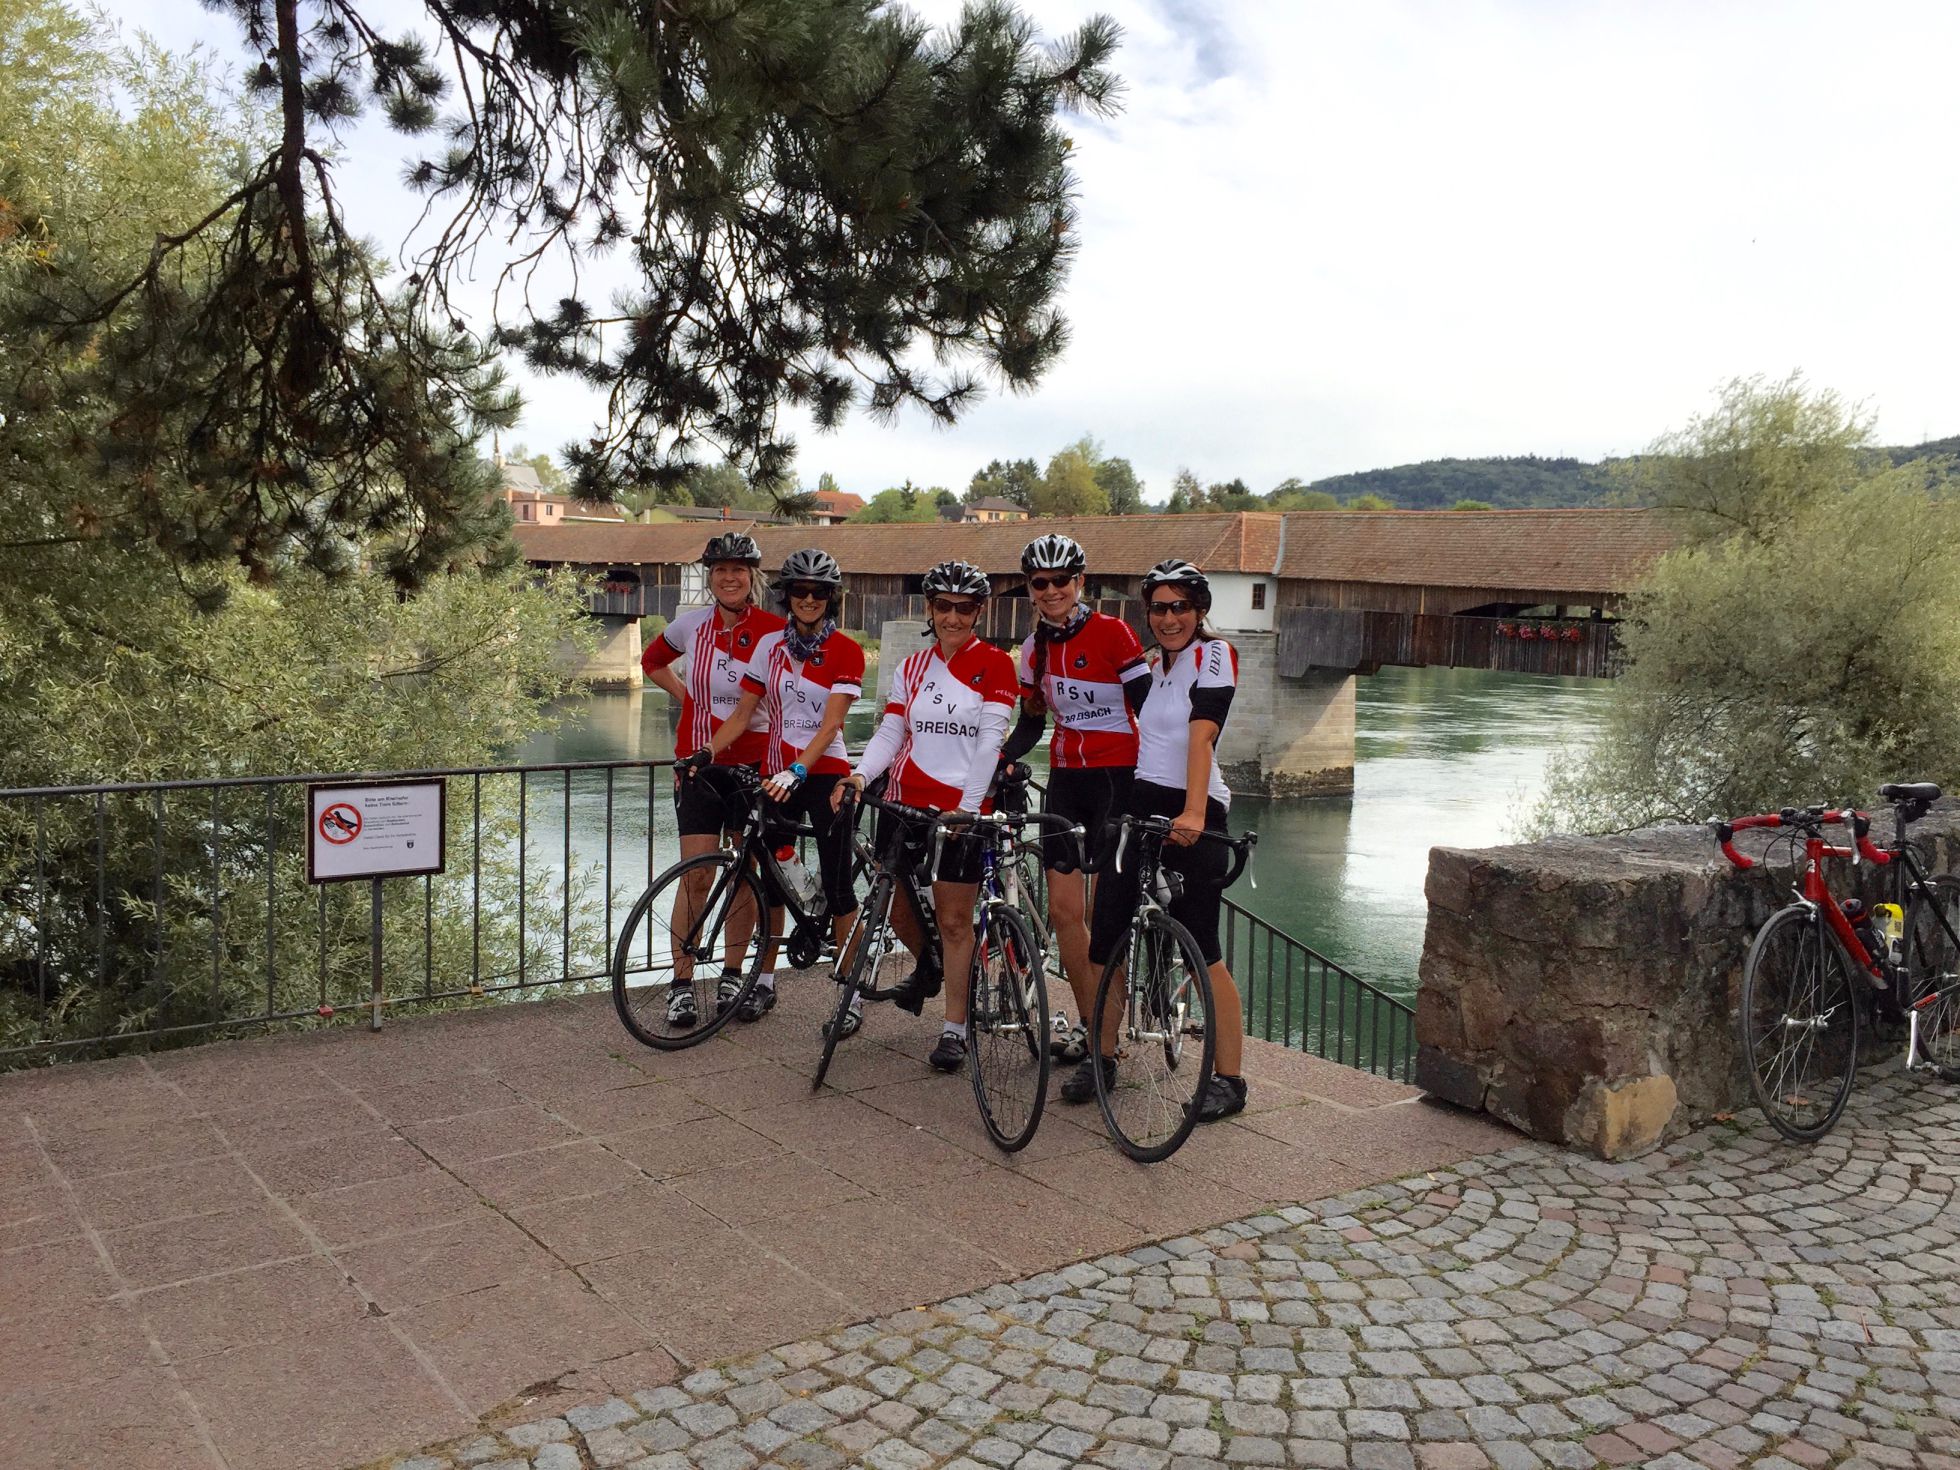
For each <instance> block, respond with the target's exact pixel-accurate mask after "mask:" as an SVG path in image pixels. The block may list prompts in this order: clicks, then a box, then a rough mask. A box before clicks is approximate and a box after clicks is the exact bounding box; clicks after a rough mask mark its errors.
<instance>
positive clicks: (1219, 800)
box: [1061, 558, 1246, 1122]
mask: <svg viewBox="0 0 1960 1470" xmlns="http://www.w3.org/2000/svg"><path fill="white" fill-rule="evenodd" d="M1143 606H1144V611H1145V613H1146V615H1147V616H1148V617H1149V619H1150V631H1151V632H1152V633H1153V634H1154V635H1155V637H1156V648H1155V650H1154V651H1153V658H1152V664H1153V667H1152V670H1151V689H1150V698H1149V700H1148V701H1147V702H1146V703H1145V704H1144V706H1143V711H1142V714H1141V716H1140V719H1139V726H1140V729H1139V732H1138V749H1137V774H1136V780H1135V781H1134V782H1133V783H1132V784H1131V787H1130V791H1129V796H1128V801H1127V804H1126V805H1125V807H1124V810H1125V811H1126V812H1127V813H1129V814H1130V815H1132V816H1139V817H1169V818H1170V819H1171V833H1170V837H1169V839H1168V840H1167V841H1166V843H1165V846H1164V866H1165V867H1166V868H1168V869H1169V870H1171V871H1172V872H1175V873H1178V874H1180V875H1181V876H1182V877H1183V879H1184V884H1183V889H1184V891H1183V892H1182V893H1181V894H1179V895H1178V896H1177V897H1175V898H1173V899H1172V900H1171V901H1170V904H1169V905H1168V907H1169V909H1170V913H1171V917H1172V918H1174V919H1176V920H1177V921H1178V922H1179V923H1181V924H1183V925H1184V927H1185V928H1187V929H1189V930H1190V931H1191V937H1192V938H1194V939H1196V940H1197V941H1198V948H1199V949H1200V950H1202V951H1203V952H1204V957H1205V960H1206V963H1207V964H1208V965H1209V967H1210V971H1211V990H1212V1009H1213V1012H1214V1015H1213V1017H1212V1020H1213V1023H1214V1034H1215V1035H1216V1036H1217V1038H1218V1040H1217V1052H1216V1061H1215V1063H1214V1068H1213V1074H1212V1078H1211V1083H1210V1086H1209V1088H1208V1089H1207V1090H1206V1092H1205V1095H1204V1097H1203V1098H1201V1099H1200V1100H1199V1103H1198V1117H1199V1119H1200V1120H1201V1121H1204V1122H1211V1121H1212V1120H1214V1119H1217V1118H1224V1117H1229V1116H1230V1115H1231V1114H1233V1113H1237V1112H1241V1111H1243V1110H1244V1108H1245V1096H1246V1093H1245V1078H1244V1077H1243V1075H1242V1074H1241V1070H1240V1068H1241V1064H1242V1061H1243V1056H1244V1049H1245V1048H1244V1031H1245V1022H1244V1017H1243V1014H1242V1011H1241V1008H1240V1003H1239V991H1238V987H1237V986H1236V985H1234V984H1233V983H1232V976H1231V972H1230V971H1228V970H1227V969H1226V968H1225V964H1224V957H1223V950H1222V948H1221V946H1220V944H1219V934H1218V926H1219V917H1220V912H1221V909H1222V898H1223V894H1224V891H1225V890H1224V885H1223V881H1222V880H1223V879H1224V877H1225V874H1226V871H1227V869H1228V867H1229V865H1230V861H1231V859H1230V855H1229V853H1228V852H1227V850H1226V848H1225V847H1224V846H1223V845H1222V844H1220V843H1216V842H1200V841H1199V840H1198V834H1199V833H1200V832H1201V831H1206V830H1209V831H1213V832H1224V831H1226V830H1227V829H1226V825H1225V814H1226V809H1227V808H1228V807H1229V806H1230V805H1231V802H1232V793H1231V790H1230V789H1229V788H1228V787H1227V786H1226V785H1225V781H1224V778H1223V777H1222V776H1221V775H1220V774H1219V771H1218V755H1217V750H1216V747H1217V744H1218V734H1219V731H1220V730H1222V729H1223V728H1224V726H1225V716H1226V714H1227V712H1228V711H1229V710H1230V709H1231V707H1232V692H1233V690H1234V689H1235V688H1236V687H1237V685H1238V669H1239V656H1238V652H1237V650H1235V649H1234V648H1233V647H1232V645H1231V644H1229V643H1227V642H1226V641H1225V640H1224V639H1222V638H1219V637H1217V636H1216V635H1215V634H1213V633H1212V632H1211V630H1210V629H1208V628H1207V627H1206V626H1205V613H1206V612H1208V611H1209V610H1210V608H1211V582H1210V579H1209V578H1207V577H1206V576H1205V574H1204V573H1203V572H1201V571H1199V570H1198V568H1196V567H1195V566H1193V565H1192V564H1191V563H1190V562H1188V561H1181V560H1178V559H1176V558H1173V559H1171V560H1169V561H1161V562H1159V563H1157V565H1156V566H1154V567H1152V568H1151V569H1150V571H1149V572H1148V573H1147V574H1146V575H1145V577H1144V579H1143ZM1139 898H1140V894H1139V893H1138V890H1137V875H1136V870H1135V868H1134V867H1132V868H1131V870H1130V871H1129V872H1128V873H1127V874H1124V873H1118V872H1113V871H1112V872H1105V873H1104V874H1103V875H1102V877H1101V878H1100V879H1099V880H1098V882H1097V884H1096V911H1095V922H1094V924H1093V926H1092V930H1091V933H1090V937H1089V961H1090V963H1091V964H1092V965H1093V966H1094V967H1095V968H1096V970H1097V971H1098V973H1100V971H1101V969H1102V967H1103V966H1104V965H1106V964H1107V963H1108V962H1109V958H1110V955H1111V953H1112V952H1113V951H1114V950H1115V948H1116V946H1117V944H1118V943H1119V942H1120V941H1121V939H1122V936H1123V931H1124V929H1125V928H1126V927H1127V926H1128V924H1129V922H1130V916H1131V915H1132V914H1134V913H1135V912H1136V907H1137V902H1138V900H1139ZM1119 1012H1120V1007H1115V1006H1112V1007H1111V1008H1110V1010H1109V1019H1110V1021H1111V1023H1112V1025H1113V1023H1114V1022H1115V1021H1116V1019H1117V1017H1118V1015H1119ZM1114 1040H1115V1037H1114V1033H1113V1030H1112V1033H1111V1035H1109V1036H1106V1037H1104V1038H1103V1041H1104V1046H1103V1052H1104V1058H1103V1066H1104V1067H1105V1068H1109V1069H1112V1070H1113V1069H1114V1067H1115V1066H1116V1062H1115V1058H1114V1054H1113V1045H1114ZM1061 1092H1062V1097H1063V1098H1064V1099H1065V1100H1066V1101H1069V1102H1087V1101H1089V1100H1090V1099H1091V1098H1093V1097H1094V1096H1095V1095H1096V1082H1095V1074H1094V1070H1093V1063H1091V1062H1089V1061H1085V1062H1083V1064H1082V1065H1081V1066H1080V1067H1078V1068H1077V1069H1076V1072H1075V1075H1074V1076H1072V1077H1070V1078H1068V1079H1067V1080H1066V1081H1064V1082H1063V1083H1062V1090H1061Z"/></svg>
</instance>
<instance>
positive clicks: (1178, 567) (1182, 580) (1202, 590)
mask: <svg viewBox="0 0 1960 1470" xmlns="http://www.w3.org/2000/svg"><path fill="white" fill-rule="evenodd" d="M1159 587H1182V588H1184V589H1185V590H1186V591H1188V592H1189V593H1190V594H1191V601H1192V602H1194V603H1196V604H1197V607H1198V611H1199V612H1201V613H1202V612H1210V611H1211V579H1210V578H1209V577H1207V576H1206V575H1205V574H1204V573H1203V572H1201V571H1199V570H1198V569H1197V568H1196V567H1194V566H1192V565H1191V563H1190V562H1188V561H1185V560H1184V559H1183V558H1182V557H1176V556H1173V557H1171V558H1169V559H1168V560H1166V561H1160V562H1158V563H1157V565H1156V566H1154V567H1152V568H1151V569H1150V570H1149V571H1147V572H1145V573H1144V574H1143V600H1144V601H1145V602H1148V601H1150V594H1151V593H1152V592H1154V591H1155V590H1156V589H1157V588H1159Z"/></svg>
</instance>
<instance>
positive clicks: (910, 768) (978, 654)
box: [885, 638, 1016, 812]
mask: <svg viewBox="0 0 1960 1470" xmlns="http://www.w3.org/2000/svg"><path fill="white" fill-rule="evenodd" d="M1015 693H1016V690H1015V686H1014V660H1013V659H1011V658H1009V657H1008V656H1007V655H1006V654H1005V653H1003V652H1001V651H1000V650H999V649H998V648H995V647H994V646H993V645H992V644H991V643H985V642H982V641H981V640H980V639H978V638H975V639H973V640H972V641H971V642H970V643H968V644H967V645H966V647H964V648H962V649H961V650H960V651H959V652H958V653H956V654H954V655H953V657H952V661H951V662H950V663H949V662H948V661H947V659H946V656H945V654H943V653H941V652H940V649H939V644H938V643H937V642H934V643H933V645H932V646H931V647H930V648H926V649H923V650H921V651H920V652H918V653H915V654H913V655H912V656H911V657H910V658H908V659H907V660H905V663H904V664H903V665H902V666H901V667H900V669H899V671H898V677H897V678H896V679H894V680H892V691H891V698H890V700H889V702H888V703H887V704H886V705H885V713H886V714H887V715H898V716H899V717H900V718H902V719H903V720H904V721H905V736H904V740H903V743H902V744H901V745H900V746H899V748H898V755H897V758H896V759H895V760H893V762H892V767H891V772H892V776H891V786H890V789H889V791H888V792H887V796H888V799H889V800H892V801H896V802H899V803H900V804H902V805H904V806H916V807H924V808H927V809H928V810H931V811H936V812H950V811H957V810H959V806H960V799H961V796H962V794H963V792H964V789H965V787H966V784H967V777H968V776H969V775H970V774H971V772H972V770H973V763H974V761H975V759H976V758H981V759H985V761H986V762H987V764H988V767H989V770H988V775H989V776H991V775H992V766H993V762H994V758H995V756H996V755H998V754H999V751H1000V746H999V744H998V742H996V743H995V745H994V748H993V749H992V750H986V751H983V750H982V749H981V748H980V747H981V740H980V711H981V710H982V709H983V708H984V707H985V706H986V705H989V704H996V705H1001V706H1003V707H1004V708H1006V709H1011V708H1013V705H1014V697H1015ZM1000 728H1001V733H1002V734H1005V733H1006V727H1005V725H1004V724H1003V725H1002V726H1001V727H1000ZM992 809H993V803H992V802H987V803H985V804H984V805H983V807H982V810H983V811H991V810H992Z"/></svg>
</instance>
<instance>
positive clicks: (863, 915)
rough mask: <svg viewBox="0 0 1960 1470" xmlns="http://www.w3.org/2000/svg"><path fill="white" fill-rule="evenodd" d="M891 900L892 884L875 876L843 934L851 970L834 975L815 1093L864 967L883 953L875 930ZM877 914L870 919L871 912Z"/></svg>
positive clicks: (812, 1083) (813, 1084)
mask: <svg viewBox="0 0 1960 1470" xmlns="http://www.w3.org/2000/svg"><path fill="white" fill-rule="evenodd" d="M892 901H893V893H892V885H891V884H890V882H889V881H887V880H884V879H879V880H878V881H876V882H874V883H873V884H872V885H871V892H870V894H869V896H868V897H867V898H866V899H865V901H864V902H863V903H862V904H860V905H859V906H858V911H857V923H856V925H855V926H854V927H853V928H852V930H851V932H850V934H848V935H847V936H845V940H844V943H845V945H846V947H847V948H848V946H850V945H851V944H852V943H853V942H855V943H856V945H857V948H856V951H855V952H854V953H852V955H851V970H850V973H849V974H848V975H839V976H836V977H835V978H836V981H837V1009H836V1010H835V1011H834V1012H833V1013H832V1014H831V1017H830V1020H829V1022H828V1023H827V1024H826V1025H825V1026H824V1027H823V1055H821V1056H820V1057H818V1058H817V1071H816V1075H815V1076H813V1077H812V1078H811V1079H810V1091H812V1092H816V1091H817V1090H818V1089H820V1088H821V1087H822V1086H823V1080H824V1078H825V1077H827V1076H828V1075H829V1074H830V1059H831V1058H832V1057H834V1056H836V1055H837V1043H838V1042H840V1041H842V1040H843V1039H844V1015H845V1013H846V1012H847V1011H849V1010H850V1008H851V1002H852V1000H853V999H855V998H856V997H857V995H858V992H859V990H860V989H861V988H862V983H863V980H864V972H865V967H866V966H867V965H874V964H877V963H879V962H880V961H881V960H882V958H883V956H882V955H880V954H878V953H877V951H878V950H879V948H880V942H879V940H878V937H877V931H878V930H880V929H882V928H884V927H885V925H886V924H887V923H888V922H889V921H890V918H891V907H892ZM874 910H875V912H876V915H877V917H876V918H875V919H874V918H873V912H874Z"/></svg>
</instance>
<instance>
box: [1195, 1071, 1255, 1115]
mask: <svg viewBox="0 0 1960 1470" xmlns="http://www.w3.org/2000/svg"><path fill="white" fill-rule="evenodd" d="M1244 1111H1245V1078H1243V1077H1223V1076H1220V1075H1219V1074H1218V1073H1216V1072H1213V1073H1212V1074H1211V1081H1209V1082H1207V1083H1206V1084H1205V1095H1204V1096H1203V1097H1201V1098H1199V1099H1198V1121H1199V1122H1200V1123H1216V1122H1217V1121H1218V1120H1219V1119H1220V1118H1229V1117H1231V1116H1232V1114H1234V1113H1243V1112H1244Z"/></svg>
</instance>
